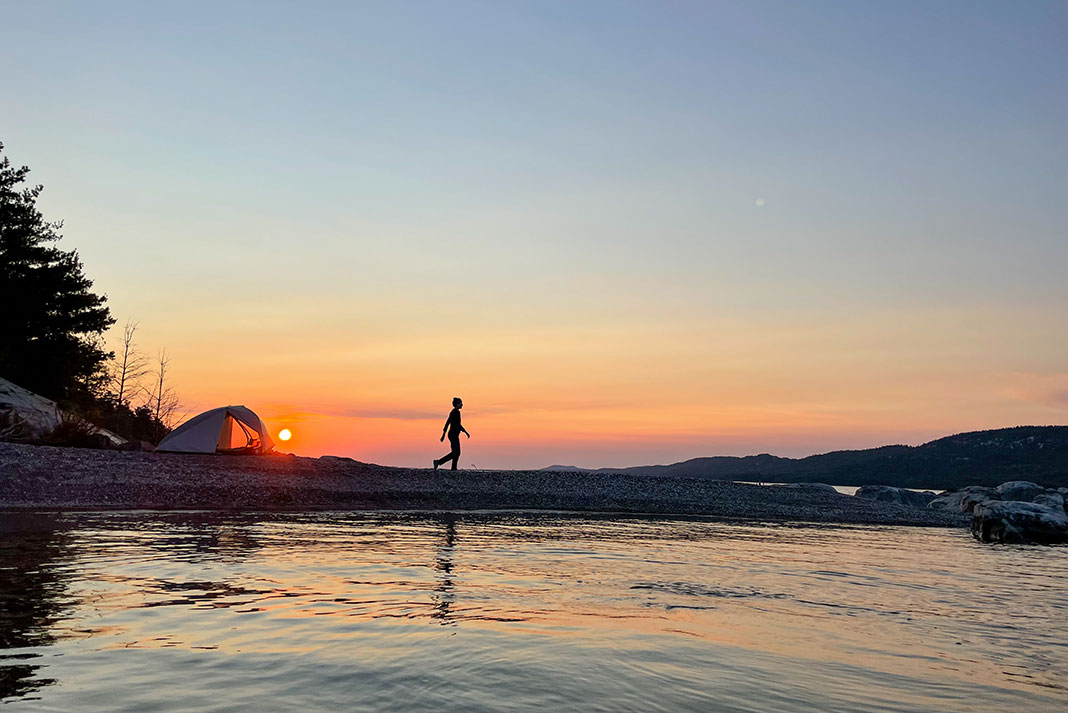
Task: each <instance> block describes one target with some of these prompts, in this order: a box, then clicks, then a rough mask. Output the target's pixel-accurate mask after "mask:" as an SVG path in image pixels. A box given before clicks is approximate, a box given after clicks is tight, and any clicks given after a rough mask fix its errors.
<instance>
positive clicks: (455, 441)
mask: <svg viewBox="0 0 1068 713" xmlns="http://www.w3.org/2000/svg"><path fill="white" fill-rule="evenodd" d="M449 443H451V444H452V453H450V454H449V457H450V458H452V469H453V470H456V465H457V463H459V462H460V434H459V433H457V434H456V437H455V438H453V437H451V436H450V437H449Z"/></svg>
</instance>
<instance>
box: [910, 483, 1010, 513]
mask: <svg viewBox="0 0 1068 713" xmlns="http://www.w3.org/2000/svg"><path fill="white" fill-rule="evenodd" d="M1000 498H1001V496H1000V495H998V491H997V490H996V489H994V488H987V487H985V486H982V485H968V486H966V487H963V488H960V489H959V490H949V491H946V492H944V493H942V494H941V495H939V496H938V497H936V498H935V499H933V500H932V501H931V502H929V503H927V507H929V508H931V509H932V510H960V511H961V512H971V511H972V508H974V507H975V503H977V502H982V501H983V500H999V499H1000ZM965 500H967V502H965Z"/></svg>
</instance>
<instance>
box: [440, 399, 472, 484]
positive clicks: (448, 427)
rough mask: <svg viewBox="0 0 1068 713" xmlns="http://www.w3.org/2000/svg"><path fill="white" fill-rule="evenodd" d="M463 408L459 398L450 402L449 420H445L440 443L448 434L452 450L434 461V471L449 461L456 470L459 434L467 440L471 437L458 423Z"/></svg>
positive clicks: (458, 458) (458, 457) (458, 454)
mask: <svg viewBox="0 0 1068 713" xmlns="http://www.w3.org/2000/svg"><path fill="white" fill-rule="evenodd" d="M463 407H464V402H463V401H461V400H460V397H456V398H455V399H453V400H452V411H450V412H449V418H448V419H446V420H445V427H444V428H442V429H441V440H442V442H444V441H445V435H446V434H448V436H449V444H450V445H452V450H451V451H449V453H448V455H444V456H442V457H441V458H435V459H434V470H437V469H438V467H439V466H442V465H445V464H446V463H448V462H449V461H450V460H451V461H452V469H453V470H456V464H457V463H459V462H460V434H461V433H462V434H464V435H465V436H467V437H468V438H470V437H471V434H470V433H468V432H467V429H466V428H464V427H463V424H461V423H460V409H462V408H463Z"/></svg>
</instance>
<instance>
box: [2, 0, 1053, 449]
mask: <svg viewBox="0 0 1068 713" xmlns="http://www.w3.org/2000/svg"><path fill="white" fill-rule="evenodd" d="M0 18H2V21H0V62H2V63H3V66H4V67H5V68H6V70H7V71H5V72H4V82H3V86H2V88H0V141H2V142H3V143H4V144H5V153H6V154H7V155H8V156H9V157H10V158H11V160H12V162H13V163H17V164H26V165H28V166H29V167H30V168H31V171H32V173H31V179H32V180H33V181H34V182H38V183H42V184H44V185H45V191H44V193H43V195H42V198H41V201H40V206H41V208H42V209H43V211H44V212H45V215H46V217H47V218H49V219H53V220H60V219H61V220H63V221H64V230H63V233H64V240H63V246H64V247H66V248H68V249H70V248H76V249H77V250H78V252H79V254H80V255H81V258H82V260H83V262H84V264H85V270H86V272H87V274H88V275H89V276H90V277H91V278H92V279H93V280H94V282H95V289H96V290H98V291H100V292H102V293H106V295H107V296H108V303H109V305H110V307H111V310H112V313H113V315H114V316H115V317H116V318H117V320H118V323H119V324H118V325H117V328H116V330H115V331H114V332H113V333H112V334H111V335H109V337H110V339H111V343H112V344H115V343H116V341H117V340H116V338H117V337H118V336H119V335H120V334H121V326H122V324H123V323H124V322H125V321H126V320H136V321H137V322H138V323H139V329H138V332H137V335H136V336H137V343H138V345H139V347H140V348H141V349H142V350H144V351H145V352H146V353H148V354H150V355H155V354H157V353H158V351H159V350H160V349H162V348H164V347H165V348H166V350H167V353H168V354H169V355H170V358H171V378H172V381H171V384H172V385H173V386H174V388H175V389H176V390H177V391H178V392H179V394H180V395H181V399H182V404H183V409H182V411H183V413H185V412H188V413H190V414H195V413H197V412H198V411H200V410H203V409H207V408H212V407H215V406H219V405H224V404H227V403H234V404H245V405H247V406H249V407H251V408H253V409H255V410H256V411H257V412H258V413H259V414H260V415H261V416H263V417H264V418H265V420H266V421H267V422H268V424H269V426H270V427H271V428H272V429H273V430H275V431H277V430H278V429H281V428H288V429H290V430H291V431H292V433H293V439H292V440H291V441H289V442H288V443H287V444H284V445H282V446H281V448H282V449H283V450H286V451H291V452H294V453H298V454H302V455H321V454H335V455H345V456H350V457H353V458H357V459H359V460H365V461H373V462H379V463H388V464H396V465H415V466H422V465H429V461H430V460H431V459H432V458H434V457H436V456H440V455H441V454H442V453H444V451H445V450H446V449H445V448H444V447H443V446H442V445H441V444H440V443H438V440H437V439H438V436H439V435H440V433H441V427H442V424H443V423H444V420H445V417H446V415H447V413H448V410H449V408H450V401H451V399H452V397H453V396H461V397H462V398H463V399H464V402H465V409H464V423H465V426H466V427H467V429H468V430H469V431H470V432H471V434H472V438H471V440H469V441H468V440H465V441H464V442H463V444H462V445H463V448H464V454H463V456H462V459H461V465H462V466H464V467H471V466H477V467H480V468H486V467H542V466H547V465H550V464H574V465H580V466H624V465H638V464H646V463H669V462H674V461H679V460H683V459H686V458H691V457H696V456H707V455H747V454H753V453H763V452H770V453H774V454H777V455H783V456H803V455H808V454H811V453H818V452H823V451H827V450H835V449H845V448H866V447H872V446H877V445H883V444H887V443H909V444H919V443H922V442H925V441H928V440H931V439H933V438H937V437H940V436H943V435H948V434H951V433H956V432H961V431H968V430H978V429H985V428H999V427H1006V426H1013V425H1022V424H1055V423H1056V424H1063V423H1068V280H1066V278H1065V275H1066V271H1068V239H1066V238H1068V235H1066V226H1068V195H1066V193H1068V132H1066V127H1068V3H1064V2H1040V1H1038V0H1034V1H1030V2H1026V3H1005V2H976V1H972V0H968V1H964V0H961V1H959V2H951V1H943V2H904V1H901V0H894V1H893V2H863V3H856V2H846V1H842V2H819V1H813V2H805V3H797V2H762V1H745V2H712V1H709V2H663V1H658V2H626V1H622V0H620V1H617V2H580V3H576V2H549V1H545V2H507V3H502V2H466V1H454V2H397V3H383V2H367V3H358V2H343V3H342V2H339V3H318V2H301V3H266V2H254V3H253V2H248V3H239V2H189V3H182V4H166V3H134V2H131V3H117V2H99V3H82V2H73V3H63V2H41V3H22V2H13V1H10V0H0Z"/></svg>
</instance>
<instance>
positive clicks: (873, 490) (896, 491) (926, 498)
mask: <svg viewBox="0 0 1068 713" xmlns="http://www.w3.org/2000/svg"><path fill="white" fill-rule="evenodd" d="M856 496H857V497H858V498H867V499H868V500H878V501H879V502H884V503H898V504H899V505H911V506H912V507H916V508H922V507H927V504H928V503H930V502H931V501H932V500H934V497H935V494H934V493H932V492H931V491H930V490H925V491H923V492H922V493H921V492H917V491H915V490H908V489H907V488H895V487H893V486H892V485H864V486H861V487H860V488H859V489H858V490H857V492H856Z"/></svg>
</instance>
